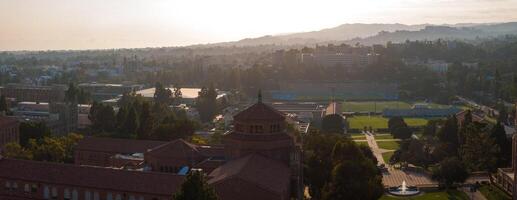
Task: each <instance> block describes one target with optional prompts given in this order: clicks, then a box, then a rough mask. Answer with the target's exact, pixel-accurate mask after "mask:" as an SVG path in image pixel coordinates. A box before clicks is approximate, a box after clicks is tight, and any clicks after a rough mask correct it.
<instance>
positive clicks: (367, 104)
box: [343, 101, 448, 112]
mask: <svg viewBox="0 0 517 200" xmlns="http://www.w3.org/2000/svg"><path fill="white" fill-rule="evenodd" d="M414 103H418V102H414ZM414 103H413V102H412V103H408V102H403V101H345V102H344V103H343V111H345V112H382V110H383V109H385V108H399V109H408V108H411V106H412V105H413V104H414ZM429 107H430V108H446V107H448V106H447V105H440V104H434V103H430V104H429Z"/></svg>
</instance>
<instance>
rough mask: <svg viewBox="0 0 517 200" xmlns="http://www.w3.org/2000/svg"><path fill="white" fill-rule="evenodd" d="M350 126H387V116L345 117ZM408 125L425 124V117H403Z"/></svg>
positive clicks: (355, 127) (374, 127)
mask: <svg viewBox="0 0 517 200" xmlns="http://www.w3.org/2000/svg"><path fill="white" fill-rule="evenodd" d="M347 120H348V123H349V124H350V128H352V129H359V130H362V129H364V127H365V126H366V127H370V126H371V127H372V128H373V129H379V128H383V129H385V128H388V120H389V119H388V118H385V117H382V116H379V115H373V116H353V117H349V118H347ZM404 121H405V122H406V123H407V124H408V126H425V125H426V124H427V119H424V118H404Z"/></svg>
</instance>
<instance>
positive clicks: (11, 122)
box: [0, 116, 20, 153]
mask: <svg viewBox="0 0 517 200" xmlns="http://www.w3.org/2000/svg"><path fill="white" fill-rule="evenodd" d="M11 142H15V143H18V142H20V123H19V122H18V120H16V119H15V118H11V117H6V116H0V153H1V152H2V149H3V148H4V146H5V144H7V143H11Z"/></svg>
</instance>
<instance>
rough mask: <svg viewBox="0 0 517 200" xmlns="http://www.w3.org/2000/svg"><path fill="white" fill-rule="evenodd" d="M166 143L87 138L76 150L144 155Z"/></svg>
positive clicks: (80, 142) (79, 143) (81, 141)
mask: <svg viewBox="0 0 517 200" xmlns="http://www.w3.org/2000/svg"><path fill="white" fill-rule="evenodd" d="M166 143H167V142H164V141H153V140H135V139H118V138H103V137H85V138H83V139H82V140H80V141H79V142H78V144H77V146H76V148H75V149H76V150H82V151H97V152H108V153H123V154H130V153H144V152H146V151H147V150H149V149H153V148H155V147H157V146H160V145H163V144H166Z"/></svg>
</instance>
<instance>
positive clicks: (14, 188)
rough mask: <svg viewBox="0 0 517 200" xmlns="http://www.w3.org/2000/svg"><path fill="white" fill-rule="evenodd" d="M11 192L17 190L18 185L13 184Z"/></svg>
mask: <svg viewBox="0 0 517 200" xmlns="http://www.w3.org/2000/svg"><path fill="white" fill-rule="evenodd" d="M12 190H18V183H16V182H13V187H12Z"/></svg>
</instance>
